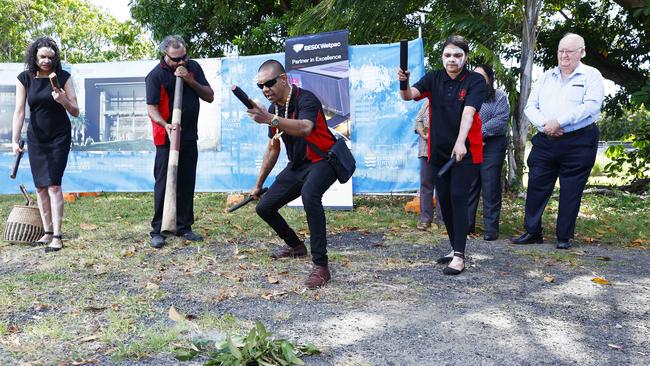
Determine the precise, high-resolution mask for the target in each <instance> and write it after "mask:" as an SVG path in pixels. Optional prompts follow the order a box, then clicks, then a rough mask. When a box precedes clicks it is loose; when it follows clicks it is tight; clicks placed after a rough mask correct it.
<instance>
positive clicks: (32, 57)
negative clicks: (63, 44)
mask: <svg viewBox="0 0 650 366" xmlns="http://www.w3.org/2000/svg"><path fill="white" fill-rule="evenodd" d="M42 47H48V48H51V49H52V51H54V59H53V60H52V70H53V71H54V72H55V73H57V74H60V73H61V58H60V57H59V46H57V44H56V42H55V41H54V40H53V39H52V38H50V37H41V38H38V39H37V40H35V41H34V42H32V44H31V45H29V47H28V48H27V51H26V52H25V66H26V67H25V69H26V70H27V71H29V73H30V74H32V75H34V76H36V74H37V73H38V64H37V63H36V53H37V52H38V49H39V48H42Z"/></svg>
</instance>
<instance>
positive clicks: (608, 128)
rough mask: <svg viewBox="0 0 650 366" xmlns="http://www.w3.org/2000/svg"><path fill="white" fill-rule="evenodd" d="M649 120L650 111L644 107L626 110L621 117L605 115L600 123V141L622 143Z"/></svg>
mask: <svg viewBox="0 0 650 366" xmlns="http://www.w3.org/2000/svg"><path fill="white" fill-rule="evenodd" d="M648 119H650V111H648V110H647V109H645V108H644V107H640V108H636V107H632V108H625V109H624V110H622V112H621V115H620V116H617V115H613V114H607V113H605V114H604V116H603V117H602V118H601V119H600V121H598V127H599V128H600V140H601V141H621V140H623V139H625V138H626V137H627V136H629V135H630V134H632V133H633V131H635V130H636V128H637V126H639V125H641V124H643V123H644V121H647V120H648Z"/></svg>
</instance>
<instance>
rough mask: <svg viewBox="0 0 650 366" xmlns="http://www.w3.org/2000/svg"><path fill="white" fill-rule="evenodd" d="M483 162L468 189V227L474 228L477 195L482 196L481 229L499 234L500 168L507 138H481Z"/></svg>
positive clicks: (504, 154)
mask: <svg viewBox="0 0 650 366" xmlns="http://www.w3.org/2000/svg"><path fill="white" fill-rule="evenodd" d="M483 142H484V143H485V144H484V145H483V163H482V164H481V166H480V168H479V173H478V176H477V177H476V178H475V179H474V182H472V185H471V188H470V191H469V229H470V230H472V231H473V230H475V228H476V210H477V209H478V201H479V197H482V198H483V231H484V232H485V233H486V234H496V235H498V234H499V217H500V216H501V202H502V197H503V195H502V189H501V170H502V169H503V161H504V159H505V157H506V147H507V145H508V138H507V137H505V136H490V137H486V138H485V139H483Z"/></svg>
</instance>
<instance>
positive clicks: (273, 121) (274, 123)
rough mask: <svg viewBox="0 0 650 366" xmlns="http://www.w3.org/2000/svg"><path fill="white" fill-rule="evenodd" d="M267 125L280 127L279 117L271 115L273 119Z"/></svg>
mask: <svg viewBox="0 0 650 366" xmlns="http://www.w3.org/2000/svg"><path fill="white" fill-rule="evenodd" d="M269 125H271V127H278V126H279V125H280V117H278V116H277V115H273V118H271V122H269Z"/></svg>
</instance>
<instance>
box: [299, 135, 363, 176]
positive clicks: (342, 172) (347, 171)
mask: <svg viewBox="0 0 650 366" xmlns="http://www.w3.org/2000/svg"><path fill="white" fill-rule="evenodd" d="M330 133H331V132H330ZM332 137H333V138H334V145H332V148H330V151H328V152H327V153H324V152H323V150H321V149H319V148H318V147H317V146H316V145H314V144H313V143H311V142H309V141H307V139H305V142H306V143H307V145H309V147H311V149H312V150H314V152H315V153H316V154H318V156H320V157H321V158H323V159H325V160H326V161H327V162H328V163H329V164H330V165H331V166H332V168H334V171H335V172H336V179H338V181H339V182H341V184H343V183H345V182H347V181H348V180H350V177H352V174H354V170H355V169H356V168H357V162H356V160H354V156H352V152H351V151H350V149H349V148H348V145H347V144H346V143H345V139H344V138H340V139H337V138H336V137H334V136H332Z"/></svg>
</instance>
